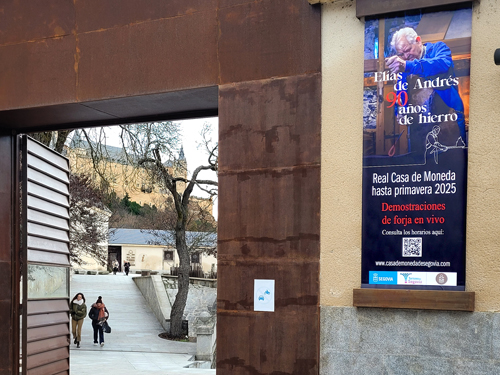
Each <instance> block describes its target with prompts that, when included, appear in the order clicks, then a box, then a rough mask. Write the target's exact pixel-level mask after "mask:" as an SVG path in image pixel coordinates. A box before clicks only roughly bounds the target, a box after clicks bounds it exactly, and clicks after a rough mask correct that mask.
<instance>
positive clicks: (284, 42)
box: [219, 0, 321, 84]
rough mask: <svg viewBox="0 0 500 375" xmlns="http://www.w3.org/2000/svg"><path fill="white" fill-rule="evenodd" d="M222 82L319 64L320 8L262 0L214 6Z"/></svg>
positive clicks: (295, 0) (297, 0) (315, 68)
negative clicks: (224, 6)
mask: <svg viewBox="0 0 500 375" xmlns="http://www.w3.org/2000/svg"><path fill="white" fill-rule="evenodd" d="M219 22H220V37H219V61H220V66H221V68H220V80H221V84H225V83H233V82H241V81H251V80H257V79H265V78H271V77H283V76H292V75H298V74H304V73H310V72H319V71H320V69H321V27H320V26H321V8H320V7H313V6H311V5H310V4H309V3H308V2H307V1H304V0H272V1H269V0H264V1H256V2H252V3H247V4H242V5H239V6H234V7H228V8H222V9H220V10H219Z"/></svg>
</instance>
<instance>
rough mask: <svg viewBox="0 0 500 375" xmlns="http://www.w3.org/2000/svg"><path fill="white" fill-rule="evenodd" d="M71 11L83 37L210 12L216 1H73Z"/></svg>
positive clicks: (214, 7) (215, 5)
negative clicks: (153, 21) (89, 34)
mask: <svg viewBox="0 0 500 375" xmlns="http://www.w3.org/2000/svg"><path fill="white" fill-rule="evenodd" d="M75 8H76V19H77V23H78V32H80V33H83V32H87V31H92V30H101V29H109V28H111V27H117V26H125V25H130V24H135V23H140V22H145V21H151V20H157V19H162V18H170V17H178V16H184V15H190V14H193V13H197V12H202V11H207V10H214V9H216V8H217V0H168V1H166V0H141V1H137V0H85V1H76V2H75Z"/></svg>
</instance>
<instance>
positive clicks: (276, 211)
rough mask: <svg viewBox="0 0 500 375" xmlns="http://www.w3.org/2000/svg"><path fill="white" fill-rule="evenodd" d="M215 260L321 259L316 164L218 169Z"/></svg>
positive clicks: (318, 182)
mask: <svg viewBox="0 0 500 375" xmlns="http://www.w3.org/2000/svg"><path fill="white" fill-rule="evenodd" d="M219 183H220V184H222V186H223V187H224V189H220V194H219V200H220V202H221V206H222V202H223V203H224V205H223V206H222V207H231V209H229V210H220V212H219V221H222V222H225V223H227V225H223V226H220V227H219V233H218V236H219V237H218V245H219V252H218V254H219V255H218V259H219V260H222V259H228V260H232V259H245V260H247V261H252V260H255V259H261V257H262V256H264V257H269V258H274V259H276V260H279V261H292V260H297V261H310V260H312V259H318V258H319V247H318V242H319V210H320V201H319V193H318V191H317V190H318V187H319V184H320V168H319V165H316V166H307V167H294V168H287V169H282V170H278V169H273V170H269V169H263V170H255V171H253V172H245V171H243V172H239V173H236V172H235V173H229V172H222V173H219Z"/></svg>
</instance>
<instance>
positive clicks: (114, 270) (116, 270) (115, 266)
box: [113, 259, 120, 275]
mask: <svg viewBox="0 0 500 375" xmlns="http://www.w3.org/2000/svg"><path fill="white" fill-rule="evenodd" d="M119 266H120V264H119V263H118V261H117V260H116V259H115V261H114V262H113V275H116V273H117V272H118V267H119Z"/></svg>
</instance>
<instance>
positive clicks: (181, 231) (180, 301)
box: [170, 223, 190, 337]
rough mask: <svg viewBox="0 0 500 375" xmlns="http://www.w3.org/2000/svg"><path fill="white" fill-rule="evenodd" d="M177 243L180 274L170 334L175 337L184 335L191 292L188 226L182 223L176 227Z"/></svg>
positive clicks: (171, 316)
mask: <svg viewBox="0 0 500 375" xmlns="http://www.w3.org/2000/svg"><path fill="white" fill-rule="evenodd" d="M175 245H176V248H177V254H178V255H179V274H178V280H177V287H178V291H177V295H176V297H175V301H174V304H173V306H172V311H171V312H170V335H171V336H173V337H181V336H182V316H183V314H184V308H185V307H186V302H187V297H188V292H189V269H190V259H189V253H188V248H187V244H186V228H185V225H183V224H182V223H178V224H177V226H176V228H175Z"/></svg>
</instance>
